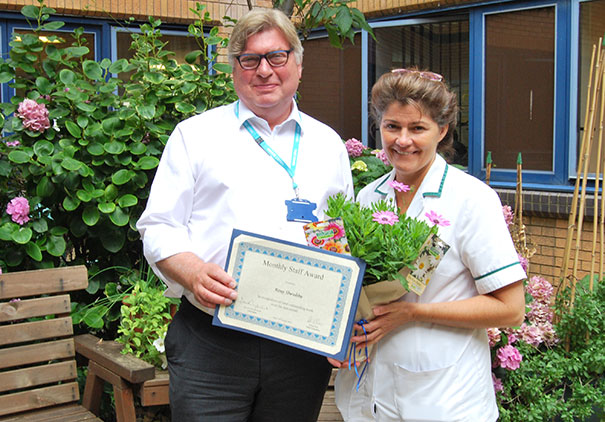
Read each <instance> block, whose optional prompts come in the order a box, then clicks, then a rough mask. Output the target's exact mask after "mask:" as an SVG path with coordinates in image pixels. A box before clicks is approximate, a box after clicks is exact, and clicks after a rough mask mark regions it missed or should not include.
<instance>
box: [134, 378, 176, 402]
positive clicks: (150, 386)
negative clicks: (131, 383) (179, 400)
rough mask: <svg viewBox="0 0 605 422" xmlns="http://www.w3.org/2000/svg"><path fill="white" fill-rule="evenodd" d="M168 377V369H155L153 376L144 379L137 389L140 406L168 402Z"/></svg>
mask: <svg viewBox="0 0 605 422" xmlns="http://www.w3.org/2000/svg"><path fill="white" fill-rule="evenodd" d="M169 383H170V378H169V376H168V371H155V378H154V379H151V380H149V381H145V382H144V383H143V384H142V385H141V388H140V389H139V390H138V391H137V394H138V396H139V398H140V399H141V405H142V406H158V405H164V404H169V403H170V398H169V396H168V388H169Z"/></svg>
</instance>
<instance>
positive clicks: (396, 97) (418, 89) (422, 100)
mask: <svg viewBox="0 0 605 422" xmlns="http://www.w3.org/2000/svg"><path fill="white" fill-rule="evenodd" d="M429 73H430V72H429ZM394 102H398V103H400V104H402V105H413V106H414V107H417V108H418V109H419V111H420V112H421V113H426V114H428V115H429V117H430V118H431V119H433V120H434V121H435V122H436V123H437V125H439V127H440V128H442V127H444V126H445V125H449V128H448V131H447V133H446V134H445V136H444V138H443V140H442V141H441V142H439V144H438V146H437V151H439V152H440V153H442V154H444V155H445V156H446V158H451V157H453V154H454V147H453V143H454V136H453V134H454V130H455V129H456V120H457V116H458V103H457V100H456V94H455V93H453V92H452V91H450V89H449V88H448V86H447V85H446V84H445V82H444V81H436V80H432V79H430V78H429V77H427V76H426V73H425V72H423V71H419V70H418V69H416V68H410V69H407V70H406V71H401V72H397V71H393V72H389V73H385V74H384V75H382V76H381V77H380V78H379V79H378V81H376V83H375V84H374V86H373V87H372V99H371V113H372V117H373V118H374V121H375V122H376V124H378V125H380V122H381V120H382V116H383V114H384V112H385V111H386V109H387V108H388V107H389V106H390V105H391V104H393V103H394Z"/></svg>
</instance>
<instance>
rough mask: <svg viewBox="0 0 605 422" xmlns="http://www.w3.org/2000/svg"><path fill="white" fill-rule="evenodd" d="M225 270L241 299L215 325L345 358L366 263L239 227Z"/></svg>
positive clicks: (219, 312) (221, 311)
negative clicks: (232, 280) (233, 282)
mask: <svg viewBox="0 0 605 422" xmlns="http://www.w3.org/2000/svg"><path fill="white" fill-rule="evenodd" d="M225 270H226V271H227V273H229V274H230V275H231V276H232V277H233V278H234V279H235V281H236V282H237V287H236V290H237V300H235V301H234V302H233V303H232V304H231V305H229V306H225V305H220V306H217V308H216V312H215V313H214V318H213V324H214V325H218V326H223V327H227V328H232V329H235V330H240V331H244V332H247V333H251V334H254V335H258V336H261V337H266V338H269V339H271V340H275V341H278V342H282V343H285V344H288V345H291V346H294V347H298V348H300V349H304V350H308V351H311V352H314V353H318V354H321V355H325V356H329V357H332V358H335V359H338V360H344V358H345V355H346V350H347V347H348V345H349V340H350V336H351V331H352V325H353V319H354V317H355V311H356V309H357V301H358V299H359V292H360V290H361V280H362V278H363V273H364V270H365V262H363V261H362V260H361V259H359V258H355V257H352V256H348V255H341V254H337V253H334V252H329V251H326V250H323V249H318V248H313V247H309V246H306V245H305V246H303V245H299V244H296V243H292V242H287V241H284V240H279V239H274V238H270V237H266V236H261V235H258V234H253V233H249V232H244V231H241V230H237V229H235V230H233V235H232V237H231V244H230V246H229V252H228V255H227V264H226V268H225Z"/></svg>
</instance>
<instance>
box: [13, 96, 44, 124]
mask: <svg viewBox="0 0 605 422" xmlns="http://www.w3.org/2000/svg"><path fill="white" fill-rule="evenodd" d="M16 114H17V116H18V117H20V118H21V119H22V120H23V127H24V128H26V129H29V130H31V131H32V132H44V131H45V130H46V129H48V128H50V121H49V119H48V110H47V109H46V105H45V104H43V103H37V102H36V101H34V100H30V99H29V98H26V99H25V100H23V101H22V102H21V103H19V108H18V109H17V113H16Z"/></svg>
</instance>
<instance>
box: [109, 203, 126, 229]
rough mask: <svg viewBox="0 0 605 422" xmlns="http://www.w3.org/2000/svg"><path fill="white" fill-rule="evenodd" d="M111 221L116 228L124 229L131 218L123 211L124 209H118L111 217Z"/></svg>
mask: <svg viewBox="0 0 605 422" xmlns="http://www.w3.org/2000/svg"><path fill="white" fill-rule="evenodd" d="M109 219H110V220H111V222H112V223H113V224H115V225H116V226H118V227H124V226H125V225H127V224H128V220H129V216H128V214H126V213H125V212H124V211H122V208H120V207H116V209H115V211H114V212H112V213H111V214H110V215H109Z"/></svg>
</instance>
